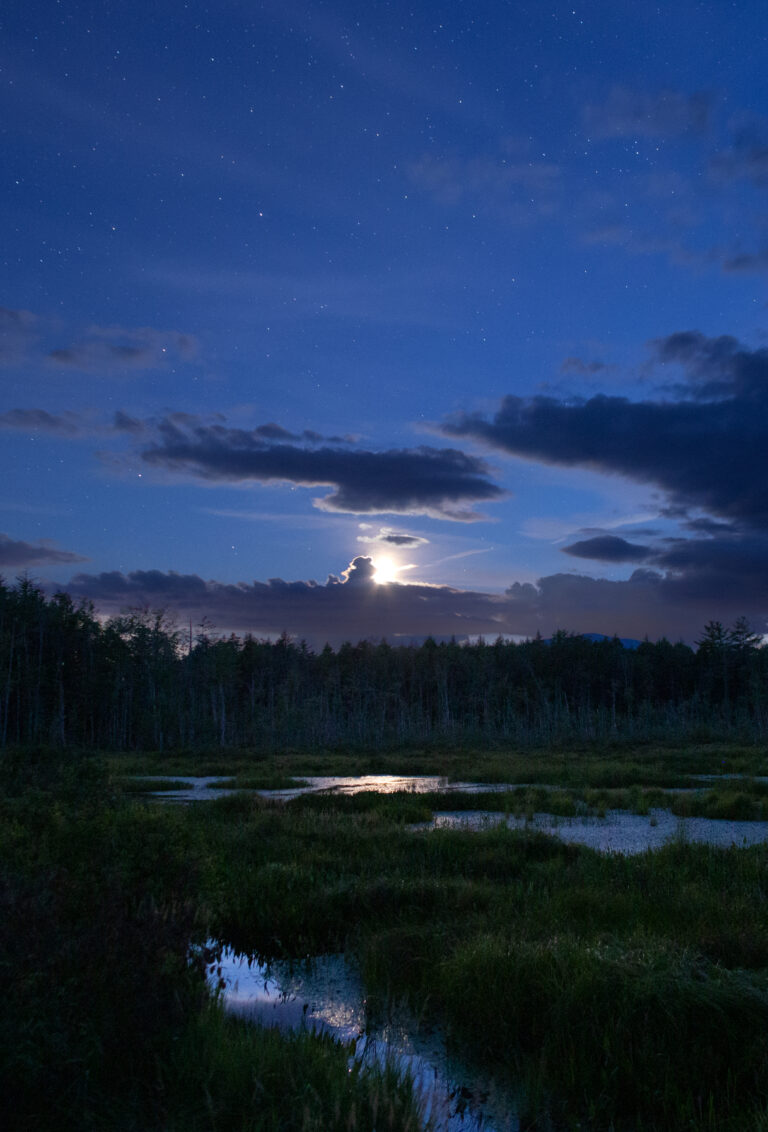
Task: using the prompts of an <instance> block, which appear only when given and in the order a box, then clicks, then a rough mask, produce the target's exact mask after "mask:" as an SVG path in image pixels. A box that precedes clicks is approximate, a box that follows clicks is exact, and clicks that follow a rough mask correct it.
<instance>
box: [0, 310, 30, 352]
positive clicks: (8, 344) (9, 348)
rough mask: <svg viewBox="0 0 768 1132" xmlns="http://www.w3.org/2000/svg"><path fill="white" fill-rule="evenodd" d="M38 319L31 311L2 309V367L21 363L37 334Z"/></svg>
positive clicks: (0, 345)
mask: <svg viewBox="0 0 768 1132" xmlns="http://www.w3.org/2000/svg"><path fill="white" fill-rule="evenodd" d="M37 322H38V320H37V318H36V317H35V315H34V314H32V312H31V311H26V310H11V309H10V308H8V307H0V365H12V364H15V363H16V362H18V361H20V360H21V359H22V358H23V357H24V355H25V353H26V352H27V350H28V348H29V347H30V345H31V344H32V342H33V341H34V339H35V337H36V334H37Z"/></svg>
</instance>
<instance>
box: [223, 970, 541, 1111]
mask: <svg viewBox="0 0 768 1132" xmlns="http://www.w3.org/2000/svg"><path fill="white" fill-rule="evenodd" d="M219 971H220V975H219V973H218V972H219ZM220 978H221V979H222V980H223V983H224V987H223V990H221V993H222V995H223V1000H224V1005H225V1007H226V1009H227V1010H231V1011H232V1012H233V1013H237V1014H240V1015H242V1016H244V1017H246V1018H249V1019H251V1020H252V1021H253V1022H254V1023H257V1024H258V1025H261V1026H276V1027H278V1028H279V1029H281V1030H297V1029H301V1028H304V1027H306V1028H308V1029H311V1030H315V1031H318V1032H320V1033H326V1034H330V1035H332V1036H333V1037H335V1038H337V1039H338V1040H339V1041H342V1042H345V1043H347V1045H348V1047H349V1050H350V1063H351V1062H353V1061H357V1062H360V1063H362V1064H375V1063H378V1064H384V1063H387V1062H391V1061H392V1060H394V1062H395V1065H396V1066H397V1068H398V1069H399V1070H400V1072H402V1073H403V1074H406V1073H407V1074H408V1075H409V1076H410V1077H411V1079H412V1081H413V1083H414V1086H415V1088H416V1091H417V1092H418V1094H419V1096H420V1097H421V1098H422V1105H423V1115H424V1121H425V1123H426V1121H427V1120H431V1122H432V1123H431V1126H430V1127H431V1128H433V1129H434V1130H435V1132H459V1130H461V1132H518V1130H519V1128H520V1123H519V1120H518V1118H517V1115H516V1114H515V1103H514V1098H513V1097H512V1096H511V1095H510V1094H509V1093H508V1092H503V1091H501V1090H500V1089H499V1088H498V1086H497V1085H494V1083H493V1081H492V1080H491V1079H490V1078H485V1077H484V1076H482V1075H481V1074H480V1073H479V1072H477V1071H475V1070H469V1069H467V1067H465V1066H463V1065H462V1063H461V1062H459V1061H457V1060H455V1059H453V1058H451V1057H449V1055H448V1053H447V1051H446V1047H445V1041H444V1039H443V1037H442V1035H441V1034H440V1032H439V1031H438V1030H436V1029H433V1028H428V1027H425V1025H424V1024H423V1023H421V1024H420V1023H419V1021H418V1020H417V1019H415V1018H413V1017H412V1016H411V1015H409V1014H408V1012H407V1011H405V1010H404V1009H399V1010H394V1011H390V1012H389V1016H388V1017H387V1018H386V1019H384V1020H382V1021H376V1022H372V1021H371V1020H370V1018H369V1017H368V1012H367V1009H366V999H365V993H364V990H363V986H362V983H361V981H360V978H359V976H358V975H357V972H356V971H355V970H354V968H353V967H352V966H351V965H350V964H349V963H348V962H347V961H346V960H345V959H344V957H343V956H341V955H325V956H320V957H318V958H316V959H313V960H312V961H311V962H307V963H298V964H297V963H284V962H276V963H272V964H270V965H269V966H266V965H264V964H262V963H256V962H249V960H248V959H247V958H246V957H245V956H242V955H236V954H235V953H234V952H232V951H231V950H227V951H225V952H224V954H223V956H222V960H221V963H220V964H219V965H218V967H217V968H212V970H211V973H210V981H211V985H212V986H216V985H217V984H218V983H219V979H220Z"/></svg>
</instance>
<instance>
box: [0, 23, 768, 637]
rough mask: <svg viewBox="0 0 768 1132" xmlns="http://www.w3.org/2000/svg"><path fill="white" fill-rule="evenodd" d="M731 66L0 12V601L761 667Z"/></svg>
mask: <svg viewBox="0 0 768 1132" xmlns="http://www.w3.org/2000/svg"><path fill="white" fill-rule="evenodd" d="M767 34H768V15H766V12H765V8H764V5H763V4H762V3H751V2H746V3H738V4H735V3H730V2H727V0H711V2H708V3H693V2H690V0H672V2H671V3H669V4H664V5H659V6H658V7H656V6H651V5H638V4H628V3H627V4H624V3H616V2H615V0H605V2H602V0H596V2H592V3H586V4H583V5H576V6H572V5H563V4H548V5H544V4H539V3H531V4H517V3H511V2H508V3H501V2H498V0H497V2H495V3H490V2H485V0H473V2H472V3H459V2H455V0H454V2H446V3H441V4H439V5H438V4H432V3H428V2H427V3H422V4H419V5H413V6H409V5H406V4H404V3H401V2H399V0H393V2H392V3H382V2H379V0H371V2H370V3H368V4H366V5H360V4H353V3H351V2H347V0H344V2H342V0H333V2H332V3H321V2H319V0H315V2H312V3H295V2H294V0H281V2H280V3H277V2H273V0H266V2H263V3H260V2H248V0H220V2H219V3H217V4H215V5H214V4H209V5H207V6H206V5H204V4H202V3H197V2H189V3H181V2H173V3H171V2H167V3H163V4H154V3H152V4H150V3H148V2H146V0H137V2H135V3H133V4H131V5H114V6H112V5H102V4H96V3H77V2H57V3H52V2H51V0H45V2H40V0H31V2H30V3H27V4H25V5H24V6H21V5H18V6H13V9H12V10H8V11H7V12H5V13H4V15H3V17H2V36H1V37H0V91H1V94H0V98H1V99H2V102H1V103H0V123H2V125H1V126H0V129H2V138H3V152H4V162H3V167H4V172H3V177H2V182H1V183H2V188H1V190H0V191H1V192H2V201H1V202H0V204H1V211H0V215H2V217H3V220H2V231H3V241H2V247H1V248H0V253H1V256H2V261H3V268H4V270H3V278H4V286H3V294H2V296H0V303H2V308H3V309H2V310H1V311H0V468H1V470H2V479H1V480H0V573H2V575H3V576H4V577H5V578H6V579H7V580H9V581H12V580H13V578H15V577H16V576H17V575H19V574H21V573H24V572H26V573H28V574H29V575H30V576H32V577H33V578H35V579H37V580H38V581H39V582H40V583H41V584H43V585H44V586H46V588H50V589H51V590H53V589H56V588H64V589H67V590H68V591H69V592H70V593H72V594H73V595H74V596H76V597H77V598H78V599H79V598H87V599H89V600H92V601H93V602H94V603H95V605H96V608H97V610H99V611H100V612H103V613H104V614H106V615H109V614H113V613H117V612H119V611H120V610H121V609H124V608H126V607H130V606H145V605H149V606H151V607H152V608H158V607H163V608H166V609H168V610H169V611H172V612H174V613H175V614H176V615H177V616H178V618H179V620H180V621H181V622H183V623H185V624H186V623H187V622H188V621H189V620H192V621H193V622H194V623H195V624H199V623H200V622H202V620H203V618H206V619H207V622H208V623H209V624H212V625H213V626H214V627H215V631H218V632H230V631H235V632H238V633H244V632H252V633H255V634H256V635H258V636H267V635H272V636H274V635H276V634H279V633H280V632H282V631H287V632H288V633H290V634H292V635H295V636H297V637H304V638H306V639H308V640H309V641H310V642H311V643H312V644H313V645H315V646H316V647H318V646H322V644H323V642H324V641H326V640H328V641H330V642H331V643H332V644H338V643H340V642H341V641H342V640H345V639H351V640H357V639H360V638H364V637H370V638H373V639H378V638H381V637H386V638H387V639H389V640H390V641H393V642H396V641H410V640H412V639H415V640H418V639H421V638H422V637H424V636H425V635H427V634H432V635H434V636H436V637H439V638H442V637H451V636H454V635H455V636H456V637H457V638H458V639H464V638H466V637H474V636H476V635H478V634H482V635H484V636H485V637H487V638H491V639H492V638H494V637H495V636H497V635H498V634H505V635H513V636H514V635H519V636H528V635H532V634H535V633H536V632H537V631H540V632H541V633H542V634H543V635H544V636H549V635H551V634H552V632H554V631H555V630H556V629H558V628H561V629H566V630H570V631H576V632H603V633H609V634H613V633H617V634H618V635H620V636H623V637H638V638H642V637H644V636H646V635H647V636H649V637H650V638H651V639H656V638H657V637H660V636H667V637H668V638H670V639H672V640H678V639H683V640H686V641H688V642H689V643H691V642H693V641H694V640H695V639H696V638H697V636H699V635H700V633H701V630H702V628H703V625H704V624H705V622H706V621H708V620H710V619H713V618H716V619H720V620H723V621H724V622H726V623H731V622H732V621H733V620H735V619H736V618H737V617H739V616H741V615H745V616H747V617H748V618H749V620H750V621H751V623H752V625H753V627H754V628H755V629H756V630H758V631H760V632H766V631H768V619H767V618H768V475H767V474H766V472H767V471H768V467H767V465H768V456H767V455H766V454H767V453H768V337H767V336H766V330H767V329H768V311H767V309H766V299H767V298H768V295H767V293H766V273H767V272H768V86H767V85H766V83H765V71H766V64H767V63H768V45H767V43H766V36H767Z"/></svg>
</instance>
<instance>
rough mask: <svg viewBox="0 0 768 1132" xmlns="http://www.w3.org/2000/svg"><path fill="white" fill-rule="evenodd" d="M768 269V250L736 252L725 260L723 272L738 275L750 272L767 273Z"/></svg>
mask: <svg viewBox="0 0 768 1132" xmlns="http://www.w3.org/2000/svg"><path fill="white" fill-rule="evenodd" d="M766 268H768V249H766V248H762V249H761V250H760V251H757V252H736V253H733V254H731V255H729V256H727V257H726V258H725V259H724V260H723V271H727V272H730V273H731V274H734V275H735V274H738V273H741V272H748V271H765V269H766Z"/></svg>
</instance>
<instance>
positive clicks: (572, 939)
mask: <svg viewBox="0 0 768 1132" xmlns="http://www.w3.org/2000/svg"><path fill="white" fill-rule="evenodd" d="M318 760H320V761H323V760H322V758H321V756H320V755H318V754H316V753H308V754H306V753H305V754H302V755H294V756H293V757H291V756H288V755H284V756H281V757H280V758H273V759H271V758H257V757H255V756H254V757H252V758H250V759H249V758H248V757H247V755H246V754H243V755H242V756H239V757H238V759H234V760H233V759H231V758H230V756H229V755H228V754H226V753H225V754H224V755H223V756H220V757H217V756H216V755H215V754H214V753H209V754H208V755H206V756H205V757H204V758H200V759H198V761H197V764H195V758H194V757H193V756H192V755H191V754H187V755H184V756H180V755H178V754H175V755H173V756H170V757H167V756H163V755H161V754H155V755H151V754H149V753H147V754H146V755H142V756H140V758H139V759H138V760H137V757H136V756H133V755H130V756H125V757H119V756H110V758H109V759H108V760H107V759H101V760H96V759H93V758H88V757H84V756H82V755H77V756H75V755H67V754H65V753H62V752H61V751H58V752H56V751H53V752H51V751H47V752H46V751H43V750H38V751H35V750H32V749H27V750H24V751H6V753H5V754H4V755H3V757H2V761H1V762H0V773H1V775H2V800H1V802H0V861H1V862H2V864H1V865H0V874H1V876H2V915H0V934H1V935H2V941H1V942H2V947H1V948H0V954H2V955H3V961H2V965H0V981H2V987H0V992H1V993H2V1002H3V1010H2V1016H1V1018H2V1020H1V1021H0V1049H1V1050H2V1067H1V1070H0V1072H1V1073H2V1085H3V1090H4V1096H5V1097H6V1098H7V1103H8V1106H9V1110H10V1111H11V1112H12V1113H13V1114H15V1115H14V1120H15V1122H16V1124H15V1126H16V1127H19V1128H26V1127H30V1126H34V1127H39V1128H47V1127H48V1128H54V1127H61V1126H62V1119H64V1117H66V1123H67V1126H68V1127H72V1128H84V1129H88V1128H94V1129H96V1128H100V1127H104V1126H105V1119H106V1117H105V1113H109V1119H108V1126H109V1127H113V1128H116V1129H123V1128H124V1129H126V1130H127V1129H133V1128H141V1129H153V1128H157V1129H161V1128H162V1129H174V1128H179V1129H181V1128H191V1129H195V1128H199V1129H204V1128H205V1129H208V1128H211V1129H238V1130H239V1129H262V1128H263V1129H267V1128H287V1129H290V1128H307V1129H309V1128H318V1129H319V1128H331V1129H332V1128H339V1129H341V1128H347V1127H358V1128H373V1127H374V1126H375V1127H377V1128H382V1127H384V1128H386V1127H389V1128H393V1129H395V1128H403V1129H404V1128H417V1127H421V1123H422V1121H421V1115H420V1103H419V1099H418V1096H416V1095H414V1093H413V1091H412V1090H411V1088H410V1085H409V1082H408V1081H407V1080H404V1079H403V1077H402V1075H400V1076H398V1074H397V1072H396V1070H395V1068H394V1067H392V1066H387V1065H381V1064H378V1065H370V1066H365V1067H363V1066H361V1065H353V1069H352V1072H350V1062H349V1057H350V1051H349V1049H348V1048H345V1047H344V1046H343V1045H339V1044H338V1043H337V1042H334V1041H333V1040H331V1039H330V1038H328V1036H321V1035H316V1034H315V1035H313V1034H311V1033H308V1032H300V1033H297V1034H293V1035H289V1034H280V1033H277V1032H271V1031H264V1030H262V1029H260V1028H259V1027H253V1026H249V1025H248V1024H247V1023H245V1022H244V1021H243V1020H242V1019H238V1018H234V1017H230V1016H228V1015H227V1014H226V1013H225V1012H224V1011H223V1009H222V1006H221V1003H218V1002H216V1001H215V1000H212V999H211V997H210V994H209V992H208V990H207V986H206V981H205V977H204V969H205V967H206V964H207V963H208V962H209V961H210V960H211V959H212V958H215V956H213V955H212V954H211V952H210V950H208V945H207V944H206V941H208V940H210V939H215V940H217V941H218V942H219V944H220V945H222V946H223V945H227V946H230V947H232V948H234V949H235V950H236V951H237V952H238V953H241V954H245V955H247V956H250V957H252V958H254V959H258V960H261V961H265V962H269V961H276V960H293V961H303V960H305V959H306V958H307V957H311V956H321V955H327V954H329V953H343V954H344V955H345V956H346V957H347V960H348V961H349V962H350V963H352V964H353V965H354V968H355V970H356V971H357V972H358V973H359V977H360V979H361V980H362V982H363V985H364V987H365V991H366V998H367V1002H368V1009H369V1010H370V1012H371V1016H372V1017H373V1016H375V1015H376V1012H379V1013H381V1012H385V1011H387V1010H389V1009H391V1008H392V1004H400V1006H402V1007H404V1008H405V1007H407V1009H408V1011H409V1013H410V1015H411V1016H412V1017H415V1018H418V1019H421V1021H422V1023H424V1024H425V1025H430V1026H432V1027H438V1028H439V1029H440V1031H441V1032H442V1033H443V1034H444V1035H445V1038H446V1041H447V1042H448V1044H449V1047H450V1048H451V1049H452V1050H453V1051H454V1052H455V1053H456V1054H457V1055H458V1056H460V1057H461V1058H462V1059H463V1061H464V1062H465V1063H467V1064H470V1065H471V1064H474V1065H476V1066H477V1067H478V1071H480V1072H482V1073H483V1074H485V1075H486V1076H488V1075H490V1077H491V1078H492V1079H493V1080H494V1081H495V1082H497V1083H498V1085H499V1088H504V1089H509V1090H510V1091H512V1092H514V1094H515V1096H516V1097H518V1098H519V1102H518V1113H517V1116H516V1118H515V1119H519V1127H520V1128H523V1129H531V1130H533V1129H538V1130H542V1132H543V1130H545V1129H569V1128H576V1127H580V1128H583V1129H590V1130H594V1132H607V1130H609V1129H614V1130H627V1132H630V1130H639V1129H643V1130H648V1129H651V1130H653V1129H658V1130H661V1129H669V1128H672V1127H674V1128H687V1129H692V1130H707V1132H714V1130H715V1129H718V1130H723V1129H724V1130H730V1129H733V1130H734V1132H735V1130H736V1129H739V1130H742V1129H749V1128H754V1129H758V1128H764V1127H765V1121H766V1119H767V1118H766V1097H767V1096H768V1042H767V1041H766V1038H767V1037H768V977H767V976H768V917H767V916H766V892H767V891H768V889H767V887H766V883H765V878H766V875H768V874H767V872H766V870H767V868H768V847H766V846H753V847H751V848H737V847H732V848H727V849H719V848H713V847H711V846H707V845H694V844H686V843H685V842H682V841H676V842H673V843H671V844H669V845H667V846H666V847H664V848H662V849H660V850H657V851H654V852H651V853H642V854H639V855H636V856H623V855H619V854H601V853H598V852H595V851H594V850H590V849H586V848H583V847H580V846H575V845H568V844H565V843H564V842H562V841H559V840H558V839H556V838H553V837H551V836H547V835H546V834H544V833H542V832H540V831H536V830H533V829H523V830H519V831H513V830H509V829H506V828H503V827H500V828H488V829H485V830H481V831H480V832H468V831H465V830H461V829H446V830H439V829H438V830H433V831H429V832H424V831H419V830H416V829H413V828H411V826H412V825H413V823H416V822H418V821H421V820H425V815H430V814H431V813H432V812H433V810H434V808H435V807H436V805H437V803H438V801H439V802H440V804H441V805H443V804H444V796H442V795H431V794H414V793H409V792H401V793H395V794H382V795H379V794H374V793H370V792H369V793H361V794H357V795H353V796H343V795H339V796H335V795H325V796H318V795H311V794H310V795H306V796H303V797H298V798H296V799H295V800H293V801H290V802H288V803H275V802H273V801H269V800H265V799H263V798H260V797H259V796H258V795H256V794H254V793H248V792H242V793H235V794H232V795H226V796H223V797H220V798H218V800H215V801H213V802H211V803H206V804H205V805H198V806H188V807H167V806H163V805H158V804H157V803H151V802H149V801H145V800H144V799H142V798H141V797H137V796H136V795H134V794H131V793H129V792H126V791H125V790H124V789H123V785H122V784H123V783H124V781H125V779H126V777H127V775H128V774H129V773H144V774H146V773H149V772H154V773H164V774H165V775H166V777H167V778H169V779H171V780H172V779H173V778H174V776H175V775H177V774H179V773H180V772H181V771H182V770H186V771H190V770H192V771H195V770H196V771H201V770H205V771H208V772H210V771H214V773H215V768H216V766H218V767H219V770H220V771H221V772H223V771H224V770H225V768H226V773H227V774H228V775H229V776H230V777H232V776H234V777H235V779H236V781H237V780H238V778H237V776H248V775H250V778H245V777H243V778H242V779H240V780H241V781H259V782H268V783H274V782H276V781H277V782H281V783H282V782H285V780H286V779H295V778H301V777H302V775H307V774H308V773H310V772H316V771H318V770H320V769H321V768H320V767H319V766H318V765H317V762H318ZM438 764H439V767H440V769H441V770H442V771H443V772H447V773H448V774H449V775H451V776H453V777H456V778H458V779H462V780H466V781H472V780H473V779H474V780H476V781H487V780H488V779H489V778H490V779H493V778H496V779H497V780H498V781H500V782H506V783H509V784H510V785H511V786H512V789H510V790H507V791H502V792H500V793H493V794H485V795H483V806H484V807H485V806H490V807H496V806H498V807H500V808H501V809H502V810H505V811H507V812H514V811H515V808H516V807H519V809H520V811H521V812H523V811H524V810H525V809H526V808H527V807H529V806H533V805H536V806H538V805H543V806H544V807H545V808H547V807H548V808H549V809H550V812H552V811H557V810H558V809H559V810H560V811H561V812H564V813H565V812H569V811H577V812H578V810H579V808H580V807H591V808H592V809H593V810H595V812H598V811H599V808H600V807H601V806H604V805H609V806H610V807H621V806H626V807H627V808H629V809H634V810H636V811H637V810H638V809H639V810H640V811H642V808H643V807H644V806H645V805H646V804H648V805H650V803H651V802H653V803H655V802H656V801H658V800H659V797H660V794H659V791H661V790H662V789H664V790H666V793H664V794H663V795H661V796H663V798H664V800H665V802H666V803H667V804H679V805H680V806H681V807H683V808H684V807H688V808H689V810H690V809H697V808H698V809H699V810H702V811H706V812H707V813H709V814H710V815H722V816H726V815H732V814H734V813H736V812H737V813H738V814H739V815H740V816H742V817H747V818H749V819H750V820H753V821H754V820H756V821H762V820H763V819H764V811H763V808H762V807H763V805H764V801H765V797H766V789H765V783H764V782H761V781H760V777H761V776H762V775H763V774H764V773H765V770H766V766H765V758H764V756H763V754H762V751H761V750H760V748H755V747H749V746H742V747H736V746H730V747H726V746H712V747H708V748H694V747H692V746H690V747H678V748H674V747H670V748H666V749H663V748H648V747H646V748H640V749H638V748H627V749H624V750H622V749H619V748H615V749H614V750H613V751H611V752H604V753H602V754H601V753H598V752H596V751H593V752H592V753H588V752H585V751H581V752H579V751H576V750H568V751H563V750H560V751H549V752H541V753H530V752H510V753H508V754H505V753H504V752H501V751H496V752H493V753H491V754H489V755H484V754H483V753H482V752H474V753H473V752H471V751H467V752H463V753H462V752H457V751H453V752H452V753H451V752H447V753H445V754H443V755H442V756H441V755H440V754H439V753H437V752H435V751H434V750H430V751H424V752H422V753H421V754H419V753H418V752H405V753H402V754H401V755H399V756H398V755H396V754H394V753H389V754H388V755H386V756H385V757H384V756H375V757H371V758H369V759H368V760H367V762H366V760H365V758H364V756H362V755H360V754H358V755H355V756H351V757H345V756H344V755H343V754H342V753H340V752H338V751H337V752H335V753H333V754H331V752H329V753H328V756H327V758H326V759H325V761H324V765H323V769H325V770H333V771H335V772H337V773H345V772H346V773H348V774H349V773H354V772H356V771H358V772H359V771H364V772H366V771H367V772H373V771H374V770H376V771H378V772H381V770H382V765H385V766H386V772H389V773H393V774H398V773H406V772H408V771H413V772H414V773H417V772H418V773H429V772H434V771H435V770H436V769H437V766H438ZM715 773H717V774H739V775H744V776H745V777H743V778H739V779H730V778H721V779H717V780H713V781H709V782H704V783H702V781H701V780H700V779H699V778H697V777H695V776H697V775H701V774H715ZM526 782H528V783H531V782H538V783H539V784H540V785H536V786H527V785H525V783H526ZM515 783H517V785H514V784H515ZM544 783H546V786H547V787H548V788H547V789H544V787H543V784H544ZM674 788H692V789H695V791H696V792H695V793H690V794H689V793H685V794H675V793H674ZM675 799H677V802H676V801H675ZM461 805H466V806H467V807H468V808H469V807H471V806H475V807H476V806H477V796H473V795H471V794H469V793H467V794H464V795H462V794H452V795H451V806H452V807H454V806H455V807H456V808H460V806H461ZM374 1114H375V1115H374ZM512 1126H513V1125H512V1124H510V1127H512Z"/></svg>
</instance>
